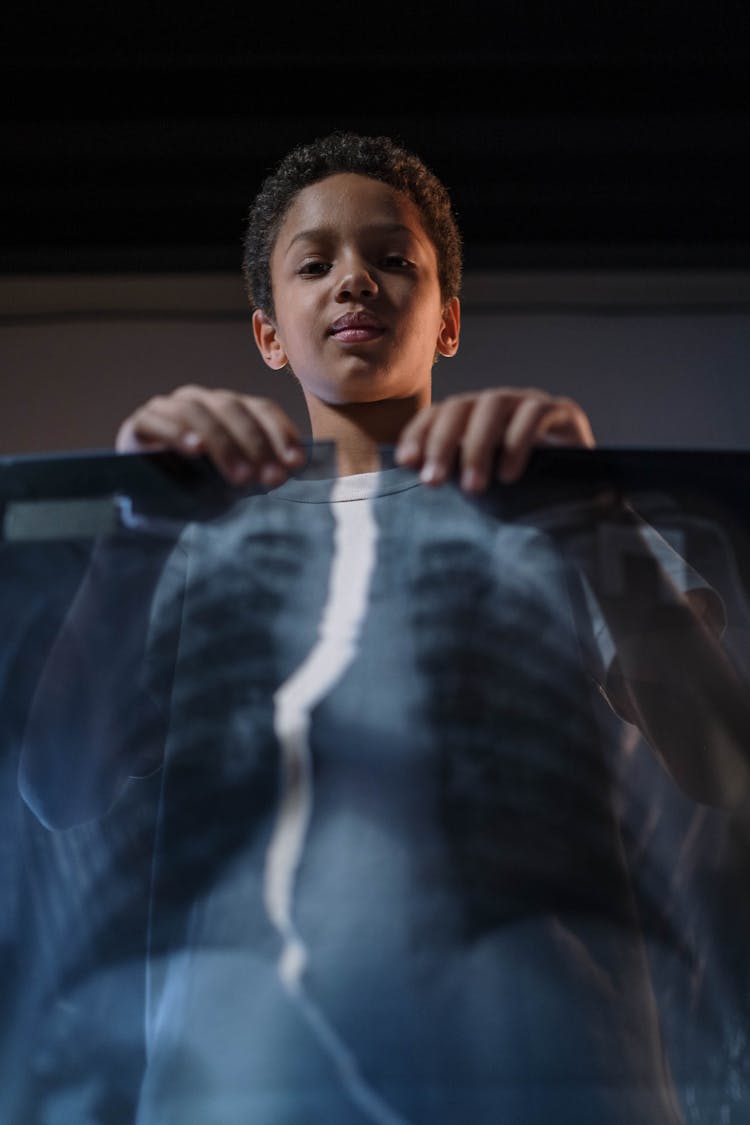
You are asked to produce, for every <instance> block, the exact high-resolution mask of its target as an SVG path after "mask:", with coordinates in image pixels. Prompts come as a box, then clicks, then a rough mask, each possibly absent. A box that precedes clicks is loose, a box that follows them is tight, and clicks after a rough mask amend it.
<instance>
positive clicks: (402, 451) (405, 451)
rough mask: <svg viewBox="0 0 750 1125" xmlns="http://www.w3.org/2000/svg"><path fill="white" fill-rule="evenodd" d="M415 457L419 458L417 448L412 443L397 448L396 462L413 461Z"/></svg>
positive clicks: (408, 442)
mask: <svg viewBox="0 0 750 1125" xmlns="http://www.w3.org/2000/svg"><path fill="white" fill-rule="evenodd" d="M416 457H419V446H418V445H415V444H414V442H411V441H407V442H406V443H405V444H404V445H399V446H397V448H396V460H397V461H413V460H414V459H415V458H416Z"/></svg>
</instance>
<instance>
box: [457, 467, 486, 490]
mask: <svg viewBox="0 0 750 1125" xmlns="http://www.w3.org/2000/svg"><path fill="white" fill-rule="evenodd" d="M486 483H487V482H486V479H485V476H484V473H480V472H479V470H478V469H464V470H463V472H462V473H461V488H462V489H463V490H464V492H481V490H482V489H483V488H484V487H485V485H486Z"/></svg>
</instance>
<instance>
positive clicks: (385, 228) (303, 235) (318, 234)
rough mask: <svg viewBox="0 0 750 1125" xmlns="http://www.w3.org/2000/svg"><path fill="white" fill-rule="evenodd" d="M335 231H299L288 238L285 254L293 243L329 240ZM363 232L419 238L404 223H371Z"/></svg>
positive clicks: (333, 228) (313, 228) (325, 229)
mask: <svg viewBox="0 0 750 1125" xmlns="http://www.w3.org/2000/svg"><path fill="white" fill-rule="evenodd" d="M336 229H337V228H336V227H311V228H310V229H309V230H301V231H299V232H298V233H297V234H295V235H294V237H293V238H290V240H289V243H288V245H287V248H286V250H285V253H287V254H288V253H289V251H290V250H291V248H292V246H294V244H295V242H302V241H304V240H305V239H308V240H309V241H311V242H313V241H315V240H316V239H321V238H329V237H330V236H331V235H332V234H335V233H336ZM364 230H365V231H366V233H368V234H396V233H398V232H401V231H404V232H406V234H408V235H410V236H411V237H412V238H415V239H417V241H419V236H418V235H417V233H416V231H414V230H412V229H411V227H407V226H405V225H404V223H372V224H371V225H370V226H369V227H365V228H364Z"/></svg>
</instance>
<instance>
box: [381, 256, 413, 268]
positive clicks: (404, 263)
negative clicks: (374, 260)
mask: <svg viewBox="0 0 750 1125" xmlns="http://www.w3.org/2000/svg"><path fill="white" fill-rule="evenodd" d="M411 264H412V263H411V262H410V261H409V259H408V258H405V257H404V256H403V254H386V256H385V257H384V258H383V265H384V266H385V267H386V269H401V270H408V269H409V268H410V267H411Z"/></svg>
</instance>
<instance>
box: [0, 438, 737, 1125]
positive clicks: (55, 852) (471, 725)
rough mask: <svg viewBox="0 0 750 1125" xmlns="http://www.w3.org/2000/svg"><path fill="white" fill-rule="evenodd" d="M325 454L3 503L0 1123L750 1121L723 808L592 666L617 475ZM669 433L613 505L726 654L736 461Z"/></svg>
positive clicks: (731, 825) (599, 666)
mask: <svg viewBox="0 0 750 1125" xmlns="http://www.w3.org/2000/svg"><path fill="white" fill-rule="evenodd" d="M313 453H314V454H315V456H313V458H312V460H311V463H310V466H309V467H308V469H307V470H306V471H305V472H304V473H302V474H301V475H300V478H299V479H296V480H293V481H291V482H289V484H288V485H285V486H283V487H282V488H281V489H278V490H276V491H274V492H272V493H269V494H268V495H263V494H258V495H251V496H248V497H240V496H231V497H229V501H231V502H229V501H227V502H222V504H219V505H217V507H216V511H215V512H213V513H212V514H210V515H208V516H207V515H205V514H203V515H201V516H200V518H198V519H195V520H190V519H187V518H186V514H185V511H184V506H183V509H180V510H179V515H178V516H175V517H170V515H169V510H168V509H169V502H165V501H164V498H163V497H162V498H161V499H160V506H159V512H158V515H156V516H152V515H149V513H148V505H147V504H146V505H145V507H144V511H145V514H140V513H139V503H138V502H137V501H136V502H134V504H133V505H124V504H123V502H122V500H121V499H120V500H118V501H117V504H116V508H117V513H118V520H117V522H119V524H120V526H119V529H116V530H112V529H111V528H109V527H108V529H107V532H106V534H104V535H103V536H100V537H99V539H98V540H97V541H96V542H95V543H93V542H92V540H91V538H86V537H84V536H82V535H81V534H80V525H79V532H78V533H77V535H76V536H73V537H71V536H70V535H69V534H68V535H67V536H66V534H65V530H64V526H63V528H62V531H61V527H60V523H61V521H62V524H63V525H64V519H65V518H67V517H64V516H61V515H60V509H55V510H54V520H52V518H51V517H48V516H45V517H44V518H45V519H50V520H51V522H55V521H57V522H56V529H55V530H50V532H49V534H50V536H54V537H51V538H45V537H44V527H41V529H40V527H39V526H38V522H39V521H37V525H35V526H36V530H35V531H33V532H32V533H28V532H27V533H25V534H26V537H25V538H23V539H21V538H19V537H18V534H17V533H14V534H15V536H16V537H15V538H14V536H13V534H9V530H10V529H12V528H13V527H14V526H17V524H14V523H13V521H12V520H11V519H10V518H9V511H10V509H11V508H12V503H13V500H14V497H12V496H11V497H10V498H9V501H8V505H7V507H6V519H5V541H4V543H3V544H2V549H1V552H0V563H1V565H2V574H3V584H2V601H3V618H4V621H5V623H6V625H5V630H4V641H5V644H4V649H3V657H2V660H3V665H2V667H3V672H4V695H3V703H4V711H3V730H4V734H5V737H4V740H3V745H4V751H3V760H2V775H1V776H2V784H3V801H4V807H5V810H6V815H5V816H4V825H5V828H4V831H3V847H2V852H1V853H0V856H1V858H2V863H3V883H2V885H3V888H4V897H5V904H4V911H3V918H4V922H3V933H2V941H3V947H4V949H5V950H6V952H7V956H6V958H5V959H4V965H5V969H4V995H5V996H6V998H7V999H6V1002H5V1004H4V1024H3V1040H2V1056H1V1058H0V1063H1V1065H2V1084H1V1085H2V1091H3V1093H2V1099H3V1113H2V1116H3V1119H7V1120H9V1121H23V1122H27V1121H28V1122H36V1121H39V1122H45V1123H46V1122H50V1123H57V1122H65V1123H66V1125H67V1123H69V1122H70V1121H71V1120H75V1121H76V1122H89V1121H90V1122H92V1123H93V1122H99V1121H105V1122H107V1125H109V1123H110V1122H111V1123H116V1122H120V1121H122V1122H125V1121H128V1122H130V1121H133V1120H136V1121H137V1122H138V1123H139V1125H151V1123H155V1122H158V1123H159V1125H168V1123H170V1122H172V1121H174V1122H180V1125H190V1123H192V1122H195V1123H196V1125H197V1123H199V1122H200V1125H204V1123H206V1122H211V1121H214V1120H215V1121H217V1122H221V1123H222V1125H232V1123H233V1122H238V1123H239V1122H243V1123H244V1122H246V1121H248V1120H252V1121H253V1122H254V1123H255V1122H257V1123H258V1125H263V1123H264V1122H269V1123H270V1122H271V1121H273V1122H285V1123H286V1122H288V1123H289V1125H295V1123H297V1122H300V1123H301V1122H309V1121H325V1122H326V1125H329V1123H331V1125H337V1123H338V1122H342V1123H344V1122H345V1123H346V1125H350V1123H356V1122H360V1121H361V1122H371V1121H374V1122H413V1123H414V1125H417V1123H422V1122H428V1121H429V1122H430V1123H431V1125H433V1123H440V1122H455V1121H457V1120H471V1121H472V1122H476V1123H478V1125H479V1123H483V1122H487V1123H488V1125H489V1123H490V1122H491V1123H492V1125H496V1123H497V1122H506V1121H507V1122H511V1123H515V1122H519V1123H520V1122H523V1123H524V1125H534V1123H535V1122H543V1121H544V1122H548V1121H551V1120H554V1121H555V1122H556V1123H565V1122H568V1121H570V1122H574V1121H575V1122H576V1123H580V1122H588V1121H591V1122H597V1123H598V1122H610V1121H611V1122H622V1123H623V1125H625V1123H626V1122H627V1123H628V1125H630V1123H631V1122H633V1121H635V1120H637V1121H639V1122H644V1123H650V1122H659V1123H662V1122H665V1121H670V1122H671V1121H675V1122H676V1121H681V1120H682V1121H685V1122H693V1123H699V1122H700V1123H706V1125H714V1123H715V1122H717V1121H721V1122H725V1121H726V1122H728V1123H729V1125H736V1123H737V1122H742V1121H744V1120H746V1119H750V1110H749V1109H748V1098H749V1096H750V1095H749V1093H748V1083H749V1082H750V1075H749V1074H748V1068H749V1066H750V1064H748V1061H747V1058H748V1053H747V1040H746V1037H747V1030H748V1026H749V1024H748V1008H749V1007H750V995H749V989H750V976H749V974H748V968H749V967H750V958H748V955H747V953H746V947H747V944H748V943H747V936H748V931H749V929H750V919H749V918H748V911H747V906H746V903H745V899H744V893H743V888H744V886H745V885H746V869H747V859H748V848H747V836H746V832H747V823H746V820H745V813H744V811H743V805H742V804H741V803H740V805H739V806H738V808H737V809H736V810H735V811H733V812H727V811H724V810H720V809H716V808H711V807H709V806H706V805H701V804H699V803H696V802H695V801H694V800H692V799H690V798H689V797H687V796H685V795H684V794H683V793H681V792H680V791H679V789H678V788H677V786H676V785H675V783H674V781H673V780H672V778H671V777H670V776H669V774H668V773H667V772H666V770H665V768H664V766H663V765H662V764H661V762H660V761H659V759H658V757H657V756H656V755H654V754H653V753H652V752H651V751H650V750H649V748H648V747H647V746H646V744H645V742H644V741H643V739H642V738H640V737H639V735H638V731H637V730H636V728H635V727H633V726H632V725H630V724H628V723H624V722H623V721H622V720H621V718H620V717H618V715H617V714H616V713H615V710H614V709H613V705H614V707H615V708H616V707H617V706H618V700H617V699H616V698H612V697H611V698H610V701H609V702H608V701H607V700H606V699H605V698H604V697H603V695H602V690H603V689H605V688H606V687H607V667H608V664H609V662H610V661H611V660H612V658H613V651H614V650H613V641H612V638H611V637H610V636H609V635H608V632H607V629H606V627H605V626H604V625H603V622H602V619H601V616H600V615H599V613H598V611H597V605H596V597H595V596H593V595H592V590H591V588H590V586H589V585H588V583H587V581H586V579H585V577H584V576H583V572H582V569H581V566H580V565H579V564H580V560H581V558H583V556H584V555H586V553H587V552H588V555H589V556H591V555H592V551H593V552H594V554H596V555H597V558H598V559H599V564H600V565H601V566H603V567H604V570H605V571H606V573H607V574H608V575H609V577H610V579H611V581H612V582H613V583H616V582H618V581H620V579H621V577H622V576H620V577H618V573H617V572H618V567H619V566H620V564H621V563H622V558H620V556H619V554H618V552H619V547H618V531H617V526H616V525H615V524H612V523H609V522H608V521H607V518H606V516H602V512H605V511H606V503H605V502H604V501H606V500H607V496H606V495H605V494H606V493H607V490H606V489H604V490H602V489H594V490H591V489H589V490H588V491H587V490H586V489H584V490H583V494H582V493H581V489H580V488H578V489H576V488H573V489H572V490H570V491H571V495H567V496H566V495H565V489H564V488H562V487H561V485H560V479H561V478H557V477H555V476H552V477H550V476H549V475H548V476H547V477H546V478H545V476H544V474H541V475H537V477H534V476H533V475H532V476H531V477H530V478H529V481H528V483H527V485H526V487H525V491H524V486H518V487H517V488H514V489H510V490H508V489H502V488H499V489H496V490H494V491H493V492H492V493H491V494H489V495H488V496H487V497H484V498H481V499H476V500H471V499H468V498H466V497H464V496H463V495H462V494H461V493H460V492H459V491H458V490H457V489H456V488H455V487H453V486H449V487H447V488H444V489H438V490H431V489H427V488H424V487H422V486H421V485H419V484H418V482H417V480H416V478H415V477H414V476H413V475H412V474H410V473H409V472H407V471H405V470H398V469H386V470H385V471H383V472H382V473H381V474H373V475H367V476H365V477H359V478H343V479H341V480H336V478H335V472H334V471H333V466H332V462H328V461H327V456H328V453H327V451H326V450H325V449H318V450H314V451H313ZM561 456H562V458H563V461H564V459H565V453H564V452H563V453H562V454H561ZM699 460H700V458H698V461H699ZM647 462H648V458H647V456H645V455H644V457H643V458H642V461H641V462H639V461H638V459H637V458H636V463H635V470H633V471H635V475H636V478H637V471H641V470H639V469H638V465H639V464H641V465H642V466H643V472H644V473H645V471H646V469H648V467H649V466H648V463H647ZM677 462H679V458H677V459H675V461H674V464H673V467H674V471H673V472H672V481H673V483H672V484H670V486H669V487H667V486H666V485H665V480H667V479H668V478H669V473H667V474H666V476H665V474H664V473H663V472H662V473H661V476H660V477H659V479H658V482H657V486H656V487H653V488H645V487H643V483H642V481H641V480H640V479H638V487H637V488H635V489H634V490H632V491H630V492H628V499H629V503H630V504H631V505H632V506H633V508H634V509H635V510H637V511H639V512H640V513H641V515H643V516H644V517H645V519H646V520H648V521H649V522H650V524H651V526H652V528H653V527H655V528H656V534H655V533H654V532H653V530H652V529H651V528H648V529H647V531H646V534H647V536H651V539H650V543H651V549H653V550H654V551H655V552H656V554H657V555H658V557H659V559H660V565H662V566H664V567H665V568H666V569H667V570H668V571H669V573H670V575H671V577H672V579H673V580H674V581H675V583H676V584H677V585H678V586H679V587H680V588H681V589H683V590H690V588H691V587H694V588H696V589H698V590H706V591H709V592H710V593H711V595H712V597H715V601H716V604H717V605H721V606H722V608H723V612H724V613H725V615H726V629H725V631H724V633H723V644H724V647H725V649H726V651H727V652H728V653H729V654H730V657H731V660H732V662H733V664H734V666H735V668H736V669H737V673H738V675H740V676H742V677H746V676H747V675H748V672H749V671H750V668H749V661H750V643H748V635H749V634H748V624H749V622H750V612H748V601H747V598H748V593H747V575H748V573H750V568H749V567H748V565H747V561H748V552H747V523H746V521H747V520H750V511H747V512H746V511H745V508H744V505H743V503H742V501H741V500H740V501H738V495H739V494H740V493H741V488H740V486H739V483H738V480H737V472H739V470H742V471H744V472H745V474H746V473H747V466H745V465H744V461H743V459H742V458H740V459H739V462H741V463H739V462H738V464H737V465H735V473H734V475H732V474H725V477H724V478H722V479H721V480H719V482H718V484H717V483H716V481H714V482H713V483H712V484H711V488H710V489H709V490H708V492H706V491H705V490H701V488H699V487H696V484H695V480H696V473H695V471H693V470H691V471H692V476H691V475H690V473H688V476H687V477H685V476H684V465H685V462H684V459H683V462H682V470H683V479H686V480H688V481H689V484H688V485H687V486H685V487H682V488H681V487H680V479H681V477H680V471H679V470H680V464H678V463H677ZM596 463H597V462H596V457H595V458H594V462H592V464H596ZM667 468H669V465H667ZM631 469H632V466H631ZM636 470H637V471H636ZM722 482H723V483H722ZM0 483H2V482H1V481H0ZM147 491H148V490H147ZM603 497H604V500H603ZM610 499H611V497H610ZM224 500H225V501H226V497H225V498H224ZM178 509H179V505H178V504H176V505H175V510H176V511H177V510H178ZM50 510H51V509H50ZM28 518H29V517H28V514H24V520H27V519H28ZM78 518H79V517H78V515H77V516H76V519H78ZM97 518H98V517H97ZM43 523H44V519H43V520H42V524H43ZM32 525H33V520H32V521H31V524H28V522H27V523H24V525H23V526H24V527H28V526H32ZM32 535H33V536H34V538H32ZM710 604H713V603H710ZM134 775H135V776H134Z"/></svg>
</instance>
